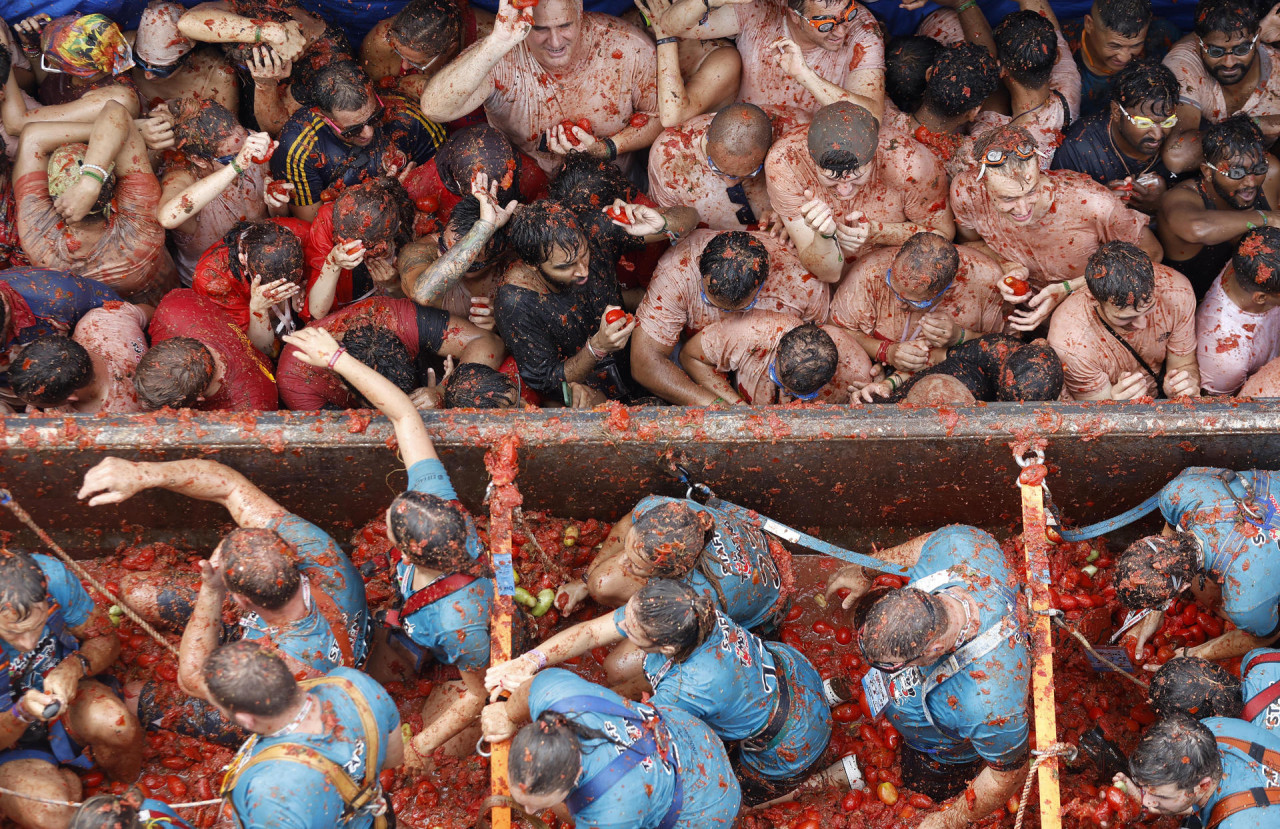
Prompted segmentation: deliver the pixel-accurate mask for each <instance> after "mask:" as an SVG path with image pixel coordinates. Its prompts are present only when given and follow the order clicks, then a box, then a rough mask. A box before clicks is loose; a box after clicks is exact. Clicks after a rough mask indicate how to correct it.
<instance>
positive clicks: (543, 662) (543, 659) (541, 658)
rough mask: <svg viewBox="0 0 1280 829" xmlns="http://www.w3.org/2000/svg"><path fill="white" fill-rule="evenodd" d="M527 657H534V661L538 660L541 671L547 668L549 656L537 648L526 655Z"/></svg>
mask: <svg viewBox="0 0 1280 829" xmlns="http://www.w3.org/2000/svg"><path fill="white" fill-rule="evenodd" d="M525 656H532V657H533V658H534V659H536V660H538V670H539V671H541V670H542V669H543V668H545V667H547V655H546V654H545V653H543V652H542V651H540V650H538V649H537V648H534V649H533V650H531V651H529V652H528V653H526V654H525Z"/></svg>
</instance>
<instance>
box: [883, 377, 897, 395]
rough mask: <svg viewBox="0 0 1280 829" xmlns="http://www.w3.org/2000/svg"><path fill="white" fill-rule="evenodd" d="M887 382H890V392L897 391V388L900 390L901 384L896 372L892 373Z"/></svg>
mask: <svg viewBox="0 0 1280 829" xmlns="http://www.w3.org/2000/svg"><path fill="white" fill-rule="evenodd" d="M885 382H886V383H888V384H889V392H890V393H893V392H895V391H897V390H898V385H899V384H898V375H896V374H890V375H889V379H888V380H885Z"/></svg>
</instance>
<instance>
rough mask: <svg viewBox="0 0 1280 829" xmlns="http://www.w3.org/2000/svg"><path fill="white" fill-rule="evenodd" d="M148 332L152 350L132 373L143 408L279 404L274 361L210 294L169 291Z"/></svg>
mask: <svg viewBox="0 0 1280 829" xmlns="http://www.w3.org/2000/svg"><path fill="white" fill-rule="evenodd" d="M148 333H149V334H150V335H151V349H150V350H149V351H148V352H147V353H146V354H145V355H144V356H143V358H142V360H140V361H139V362H138V368H137V369H136V370H135V372H134V375H133V384H134V387H135V388H136V389H137V390H138V401H139V402H140V403H141V404H142V407H143V408H144V409H145V410H147V411H152V410H154V409H161V408H165V407H169V408H173V409H184V408H191V409H199V410H201V411H206V412H216V411H275V410H276V409H277V408H279V406H280V401H279V396H278V393H277V390H276V378H275V376H274V375H273V374H272V373H271V361H270V360H268V359H267V357H266V355H265V354H263V353H262V352H261V351H259V350H258V349H256V348H254V347H253V343H252V342H251V341H250V340H249V337H248V336H247V335H246V334H245V332H244V331H243V330H241V328H240V327H239V326H238V325H236V322H235V320H233V319H232V318H231V317H229V316H228V315H227V313H226V312H225V311H223V310H222V309H221V308H220V307H218V305H217V304H216V303H215V302H214V301H213V300H211V299H209V298H208V297H204V296H201V295H200V294H198V293H196V292H195V291H192V290H190V289H187V288H182V289H179V290H176V291H170V292H169V293H168V294H166V295H165V298H164V299H162V300H161V301H160V305H159V306H157V307H156V312H155V314H154V315H153V316H152V317H151V325H150V326H149V328H148Z"/></svg>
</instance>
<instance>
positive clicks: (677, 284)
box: [636, 230, 830, 345]
mask: <svg viewBox="0 0 1280 829" xmlns="http://www.w3.org/2000/svg"><path fill="white" fill-rule="evenodd" d="M720 232H721V231H716V230H695V231H693V232H692V233H690V234H689V235H688V236H687V237H685V238H684V240H682V241H681V242H680V244H678V245H676V246H675V247H674V248H672V249H671V250H669V251H667V252H666V253H664V254H663V255H662V258H661V259H660V260H658V267H657V268H656V269H655V270H654V272H653V279H652V280H651V281H650V282H649V288H648V290H646V291H645V295H644V299H643V300H641V302H640V307H639V308H638V309H636V318H637V319H638V320H639V325H640V328H642V329H643V330H644V333H646V334H648V335H649V336H650V337H652V338H653V339H655V340H657V341H658V342H660V343H662V344H663V345H675V344H676V343H678V342H679V341H680V337H681V335H682V334H684V333H686V332H687V333H689V334H694V333H697V332H698V331H701V330H702V329H704V328H706V327H707V326H708V325H711V324H712V323H715V322H719V321H720V320H722V319H728V318H732V317H736V316H740V315H741V312H737V311H722V310H721V309H719V308H716V307H715V306H713V305H708V304H707V303H706V302H703V301H702V272H701V271H700V270H699V269H698V257H700V256H701V255H702V251H703V249H704V248H706V246H707V244H708V243H709V242H710V241H711V240H712V239H713V238H715V236H717V235H718V234H719V233H720ZM747 232H748V233H751V235H752V236H754V237H756V238H757V239H759V240H760V241H761V242H763V243H764V246H765V248H766V249H767V250H768V251H769V276H768V277H766V278H765V281H764V284H763V285H761V286H760V297H759V299H758V300H757V301H756V304H755V307H754V308H753V309H752V310H760V311H778V312H782V313H788V314H793V315H795V316H797V317H799V318H800V319H802V320H804V321H805V322H816V323H824V322H826V321H827V308H828V305H829V303H830V292H829V290H828V288H827V284H826V283H825V282H822V281H821V280H819V279H818V278H817V277H816V276H814V275H813V274H811V273H809V271H808V269H807V268H805V266H804V265H801V264H800V259H799V257H798V256H797V255H796V252H795V249H794V248H792V247H791V246H790V245H787V244H784V243H782V242H779V241H778V240H776V239H774V238H773V237H771V236H769V235H768V234H765V233H757V232H754V231H747Z"/></svg>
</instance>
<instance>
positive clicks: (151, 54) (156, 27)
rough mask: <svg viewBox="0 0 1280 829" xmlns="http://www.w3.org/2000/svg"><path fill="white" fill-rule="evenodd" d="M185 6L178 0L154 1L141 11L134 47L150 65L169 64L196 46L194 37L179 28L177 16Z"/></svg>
mask: <svg viewBox="0 0 1280 829" xmlns="http://www.w3.org/2000/svg"><path fill="white" fill-rule="evenodd" d="M185 11H186V9H185V8H183V7H182V6H180V5H178V4H177V3H168V2H155V3H152V4H151V5H149V6H147V7H146V8H145V9H144V10H143V11H142V20H141V21H140V22H139V23H138V35H137V37H135V38H134V39H133V51H134V53H135V54H137V56H138V59H139V60H142V61H143V62H144V63H147V64H149V65H151V66H172V65H173V64H175V63H177V62H178V61H179V60H180V59H181V58H182V56H183V55H185V54H187V53H188V52H190V51H191V50H192V49H194V48H196V44H195V41H194V40H191V39H190V38H187V37H184V36H183V35H182V33H181V32H179V31H178V18H180V17H182V13H183V12H185Z"/></svg>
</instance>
